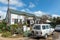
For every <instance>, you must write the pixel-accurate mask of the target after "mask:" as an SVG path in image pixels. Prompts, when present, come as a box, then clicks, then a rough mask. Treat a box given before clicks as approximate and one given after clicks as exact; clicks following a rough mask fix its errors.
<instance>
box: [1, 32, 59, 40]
mask: <svg viewBox="0 0 60 40" xmlns="http://www.w3.org/2000/svg"><path fill="white" fill-rule="evenodd" d="M0 35H1V34H0ZM0 40H60V32H55V33H54V35H51V36H48V38H47V39H44V38H40V39H34V38H29V37H20V38H4V37H1V36H0Z"/></svg>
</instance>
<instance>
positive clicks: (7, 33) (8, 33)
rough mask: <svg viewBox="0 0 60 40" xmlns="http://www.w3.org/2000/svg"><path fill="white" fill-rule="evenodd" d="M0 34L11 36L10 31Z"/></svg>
mask: <svg viewBox="0 0 60 40" xmlns="http://www.w3.org/2000/svg"><path fill="white" fill-rule="evenodd" d="M1 36H2V37H10V36H12V34H11V32H4V33H2V35H1Z"/></svg>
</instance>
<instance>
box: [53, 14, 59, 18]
mask: <svg viewBox="0 0 60 40" xmlns="http://www.w3.org/2000/svg"><path fill="white" fill-rule="evenodd" d="M52 17H56V18H57V17H60V15H57V14H53V15H52Z"/></svg>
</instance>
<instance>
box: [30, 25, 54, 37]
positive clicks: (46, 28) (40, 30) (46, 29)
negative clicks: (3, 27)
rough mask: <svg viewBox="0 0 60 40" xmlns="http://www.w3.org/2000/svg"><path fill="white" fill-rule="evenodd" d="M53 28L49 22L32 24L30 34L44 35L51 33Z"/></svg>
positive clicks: (35, 35)
mask: <svg viewBox="0 0 60 40" xmlns="http://www.w3.org/2000/svg"><path fill="white" fill-rule="evenodd" d="M53 31H54V29H53V28H51V25H50V24H34V26H33V27H32V31H31V34H32V36H33V37H44V38H47V36H48V35H51V34H53Z"/></svg>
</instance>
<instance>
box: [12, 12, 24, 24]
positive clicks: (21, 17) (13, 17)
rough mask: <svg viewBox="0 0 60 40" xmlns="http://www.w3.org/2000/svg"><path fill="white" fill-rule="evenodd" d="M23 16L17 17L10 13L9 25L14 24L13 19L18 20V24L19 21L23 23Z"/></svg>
mask: <svg viewBox="0 0 60 40" xmlns="http://www.w3.org/2000/svg"><path fill="white" fill-rule="evenodd" d="M24 18H25V16H23V15H17V14H12V13H11V24H14V19H18V22H19V21H20V19H21V20H22V22H23V21H24Z"/></svg>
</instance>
